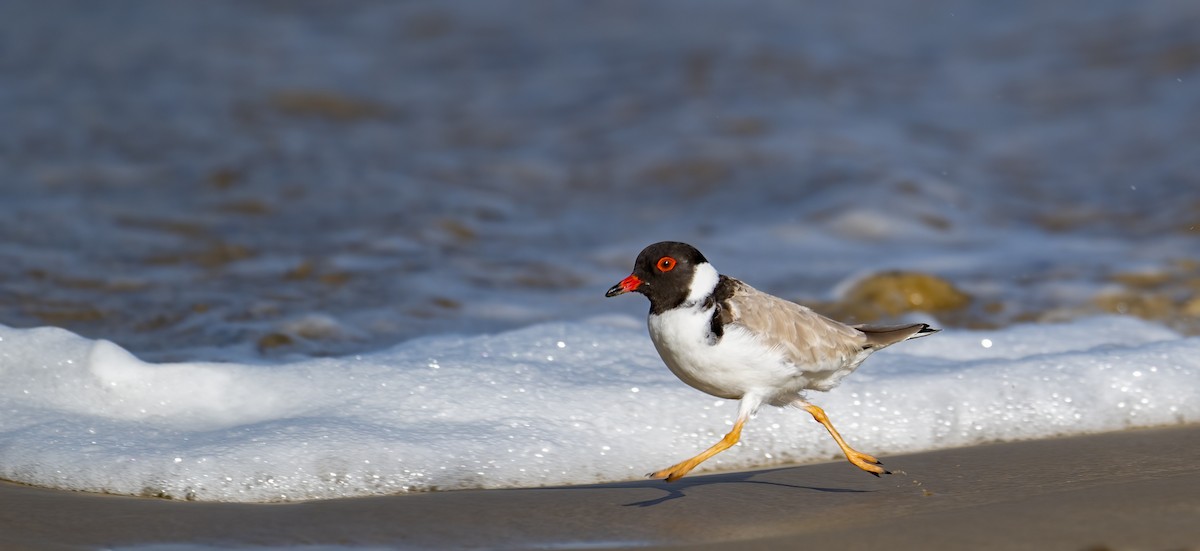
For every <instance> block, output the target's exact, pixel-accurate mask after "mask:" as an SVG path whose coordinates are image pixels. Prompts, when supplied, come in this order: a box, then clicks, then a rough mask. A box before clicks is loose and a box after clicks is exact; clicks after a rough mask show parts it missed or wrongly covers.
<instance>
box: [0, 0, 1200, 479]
mask: <svg viewBox="0 0 1200 551" xmlns="http://www.w3.org/2000/svg"><path fill="white" fill-rule="evenodd" d="M1198 26H1200V5H1197V4H1195V3H1189V2H1173V1H1157V2H1156V1H1151V2H1139V3H1125V2H1057V3H1052V4H1047V3H1043V2H1033V1H1029V2H1015V3H1005V4H1004V5H999V4H994V3H988V2H968V3H963V2H939V1H933V2H920V3H895V2H863V3H854V4H853V5H849V4H847V5H838V6H811V5H807V6H806V5H800V4H791V3H782V2H752V3H749V4H746V3H722V2H683V1H680V2H656V3H653V4H644V3H608V2H521V3H505V2H494V3H492V2H489V3H471V2H462V3H459V2H449V3H445V2H437V3H433V2H429V3H424V2H408V3H403V4H399V3H389V2H358V3H354V4H349V5H327V4H324V3H319V2H297V3H287V4H280V3H275V2H204V3H194V4H176V3H170V4H165V3H155V2H136V1H114V2H105V3H90V2H78V3H74V2H40V3H32V2H29V3H23V2H8V3H4V4H2V5H0V37H2V38H0V111H2V112H3V113H4V117H3V118H4V124H0V324H2V325H3V326H4V329H2V330H0V335H2V336H3V341H0V413H2V415H0V478H6V479H10V480H17V481H22V482H29V483H33V484H41V485H48V486H54V487H64V488H74V489H89V490H98V491H111V492H118V493H131V494H135V495H166V496H171V497H173V498H180V499H184V498H193V499H210V500H236V501H271V500H294V499H314V498H326V497H336V496H346V495H367V494H380V493H393V492H404V491H420V490H432V489H452V488H468V487H506V486H514V485H518V486H519V485H539V484H564V483H582V482H594V481H599V480H621V479H628V478H635V477H637V476H640V475H641V474H642V473H644V472H648V471H650V470H653V469H657V468H661V467H663V466H666V465H669V464H671V463H673V462H675V461H677V460H679V459H682V458H684V457H687V456H689V455H691V454H692V453H694V452H695V451H697V450H699V449H703V448H704V447H706V446H707V445H709V444H711V442H712V441H713V440H715V438H718V437H719V436H720V435H721V434H722V433H723V432H724V430H725V429H726V427H727V425H728V423H729V421H730V420H731V418H732V416H733V405H732V403H726V402H720V401H717V400H716V399H712V398H709V397H707V396H704V395H702V394H699V393H697V392H695V391H693V390H691V389H689V388H687V387H685V386H684V385H682V384H681V383H679V382H678V381H674V380H673V379H672V378H671V376H670V373H669V372H667V371H666V369H665V368H664V367H663V366H662V365H661V362H660V361H659V360H658V358H657V357H656V356H655V355H654V352H653V349H652V347H650V346H649V340H648V338H647V337H646V334H645V327H644V320H643V319H642V316H643V315H644V312H645V309H646V305H645V303H644V301H643V300H641V299H640V297H620V298H619V299H604V298H603V296H602V295H603V292H604V290H605V289H607V288H608V287H609V286H610V285H612V284H613V283H615V282H616V281H618V280H619V279H621V278H622V277H624V276H625V275H626V274H627V273H628V270H629V268H630V265H631V263H632V260H633V258H634V256H635V255H636V254H637V252H638V251H639V250H640V249H641V248H642V247H643V246H644V245H646V244H648V243H651V242H654V241H659V240H664V239H675V240H683V241H688V242H691V243H693V244H695V245H696V246H698V247H699V248H700V249H701V250H702V251H704V252H705V254H706V255H707V256H708V257H709V259H710V260H712V261H713V263H714V265H716V266H717V267H718V269H720V270H721V271H722V272H724V273H726V274H729V275H732V276H735V277H739V278H741V279H744V280H746V281H748V282H749V283H751V284H753V285H755V286H756V287H759V288H760V289H763V290H766V291H769V292H772V293H775V294H778V295H780V296H784V297H787V298H790V299H796V300H801V301H803V302H806V303H810V304H814V305H817V306H820V307H823V308H829V311H831V312H835V313H836V312H843V311H846V310H845V306H846V302H847V300H848V299H849V298H851V297H854V296H857V295H855V294H854V292H853V290H854V288H855V285H856V284H857V283H858V282H862V281H864V280H868V279H870V278H871V277H872V276H873V275H877V274H880V273H887V272H889V271H893V270H904V271H910V272H917V273H922V274H930V275H935V276H937V277H939V278H941V279H943V280H945V281H947V282H950V283H951V284H953V285H954V286H955V288H957V289H958V290H959V291H960V292H961V293H963V294H964V295H965V296H968V297H969V298H970V300H969V304H968V305H967V306H964V307H960V308H957V309H951V310H937V309H931V308H929V307H928V305H926V307H922V306H921V305H920V304H910V305H909V306H910V308H907V309H905V310H904V311H902V312H893V313H891V314H890V315H889V316H887V319H899V320H921V321H929V322H933V323H935V324H938V325H939V326H942V327H943V328H945V329H946V330H945V331H944V332H943V333H940V334H938V335H936V336H934V337H931V338H927V339H922V340H920V341H914V342H911V343H905V344H904V345H903V346H898V347H896V348H895V349H893V350H889V351H886V352H884V353H881V354H879V355H877V356H876V357H875V358H873V359H872V360H870V361H868V362H867V364H865V366H864V367H863V368H862V369H861V370H860V371H859V372H858V373H856V374H854V375H853V376H851V377H850V378H849V379H847V381H846V383H845V384H844V385H843V386H842V387H840V388H838V389H835V390H834V391H833V392H831V393H829V394H828V395H814V396H813V400H814V401H816V402H817V403H819V404H821V405H822V406H823V407H826V408H827V410H828V411H829V412H830V415H831V416H832V418H833V420H834V422H835V423H837V424H838V426H839V428H840V429H841V430H842V431H843V433H845V434H846V435H847V437H848V438H849V439H850V440H851V442H852V443H853V444H854V445H856V446H858V447H860V448H862V449H864V451H870V452H873V453H881V454H888V453H896V452H900V451H913V450H919V449H930V448H936V447H944V446H956V445H964V444H970V443H975V442H982V441H988V440H994V439H1008V438H1037V437H1045V436H1050V435H1056V434H1066V433H1072V432H1090V431H1099V430H1116V429H1120V428H1124V427H1129V426H1144V425H1153V424H1162V423H1178V422H1195V421H1196V410H1195V409H1194V407H1195V406H1189V405H1188V404H1186V403H1185V402H1184V401H1183V399H1182V397H1183V396H1187V395H1191V396H1194V395H1196V392H1197V390H1200V389H1198V388H1197V385H1198V384H1200V383H1197V382H1196V380H1197V379H1196V377H1195V375H1196V364H1195V363H1194V360H1192V359H1190V358H1194V357H1196V354H1195V352H1196V350H1195V349H1196V346H1197V343H1196V340H1195V337H1192V336H1191V335H1196V334H1200V296H1198V293H1200V243H1198V241H1197V239H1198V237H1200V156H1198V155H1196V154H1195V153H1196V152H1195V147H1194V144H1197V143H1200V125H1196V124H1194V122H1193V121H1195V120H1200V35H1197V33H1195V32H1194V29H1195V28H1197V27H1198ZM1113 314H1116V316H1114V315H1113ZM858 321H861V320H858ZM983 343H991V346H984V344H983ZM1135 373H1136V374H1135ZM635 389H636V390H635ZM1189 407H1190V408H1192V409H1189ZM817 429H819V427H816V425H814V424H813V423H812V422H811V421H807V420H806V418H805V417H804V416H803V415H799V414H798V413H797V412H794V411H789V412H785V411H774V410H772V411H764V412H762V413H761V414H760V415H759V418H758V419H756V420H755V421H754V422H753V423H752V424H751V425H750V427H749V428H748V429H747V432H746V442H745V443H744V444H743V445H741V446H739V447H738V448H735V449H734V450H731V451H729V452H726V453H725V454H722V455H721V456H718V458H717V459H716V460H713V461H712V462H711V464H709V465H707V467H709V468H714V469H715V468H744V467H753V466H763V465H773V464H779V463H783V462H791V461H812V460H818V459H826V458H830V457H832V455H833V454H832V452H831V450H832V449H833V448H832V447H831V446H832V444H831V443H830V442H828V441H827V440H828V438H827V437H826V436H824V435H823V434H822V433H821V432H820V431H819V430H817Z"/></svg>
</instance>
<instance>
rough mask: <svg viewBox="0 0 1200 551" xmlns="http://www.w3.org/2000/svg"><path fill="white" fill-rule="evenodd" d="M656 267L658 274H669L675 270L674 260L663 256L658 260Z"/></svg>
mask: <svg viewBox="0 0 1200 551" xmlns="http://www.w3.org/2000/svg"><path fill="white" fill-rule="evenodd" d="M656 266H657V267H658V271H660V272H669V271H671V270H674V269H675V259H674V258H671V257H669V256H664V257H662V258H660V259H658V264H657V265H656Z"/></svg>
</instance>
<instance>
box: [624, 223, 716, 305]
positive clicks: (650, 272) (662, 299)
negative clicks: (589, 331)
mask: <svg viewBox="0 0 1200 551" xmlns="http://www.w3.org/2000/svg"><path fill="white" fill-rule="evenodd" d="M707 263H708V259H706V258H704V255H703V254H700V251H698V250H696V248H695V247H693V246H691V245H688V244H687V243H680V242H678V241H660V242H658V243H655V244H653V245H650V246H648V247H646V248H645V249H642V252H641V253H640V254H638V257H637V260H636V261H634V263H633V273H631V274H629V277H627V278H625V279H622V280H621V282H620V283H618V284H616V285H613V286H612V287H611V288H610V289H609V290H608V292H607V293H605V294H604V296H606V297H615V296H617V295H623V294H625V293H628V292H631V291H634V292H638V293H641V294H643V295H646V298H648V299H650V311H652V312H658V313H661V312H663V311H665V310H669V309H671V308H674V307H676V306H679V305H680V304H683V302H684V301H685V300H687V297H688V295H689V294H690V293H691V285H692V279H693V277H694V276H695V273H696V267H697V266H699V265H700V264H707Z"/></svg>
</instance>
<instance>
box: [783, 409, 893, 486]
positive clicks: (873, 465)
mask: <svg viewBox="0 0 1200 551" xmlns="http://www.w3.org/2000/svg"><path fill="white" fill-rule="evenodd" d="M801 403H802V404H803V405H801V406H800V407H801V408H802V409H804V411H807V412H809V413H810V414H812V416H813V419H815V420H816V421H817V422H818V423H820V424H821V425H823V426H824V427H825V429H826V430H828V431H829V435H830V436H832V437H833V439H834V441H836V442H837V445H838V446H839V447H840V448H842V453H844V454H846V459H849V460H850V462H851V463H853V464H854V466H855V467H858V468H860V469H862V470H864V471H867V472H869V473H871V474H873V475H875V476H879V475H881V474H892V473H891V472H890V471H888V470H887V469H884V468H883V467H880V465H881V464H882V463H880V462H879V460H878V459H875V458H874V457H871V456H870V455H867V454H865V453H863V452H860V451H858V450H855V449H854V448H851V447H850V445H849V444H847V443H846V441H845V440H843V439H842V435H840V434H838V431H837V429H835V428H833V423H830V422H829V417H828V416H827V415H825V410H823V409H821V408H819V407H817V406H814V405H812V404H808V403H803V402H801ZM797 405H799V404H797Z"/></svg>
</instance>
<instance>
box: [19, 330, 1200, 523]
mask: <svg viewBox="0 0 1200 551" xmlns="http://www.w3.org/2000/svg"><path fill="white" fill-rule="evenodd" d="M984 338H986V339H990V340H991V341H992V342H993V346H991V347H990V348H985V347H981V346H980V342H981V340H982V339H984ZM1198 351H1200V339H1196V338H1181V337H1179V336H1178V335H1176V334H1174V333H1172V332H1171V331H1169V330H1166V329H1163V328H1161V327H1158V326H1155V325H1150V324H1147V323H1144V322H1139V321H1135V320H1132V319H1126V318H1097V319H1090V320H1084V321H1079V322H1074V323H1070V324H1064V325H1055V326H1018V327H1013V328H1009V329H1002V330H990V331H987V332H973V331H945V332H943V333H940V334H938V335H936V336H934V337H930V338H925V339H921V340H917V341H912V342H909V343H904V344H903V345H901V346H897V347H895V348H892V349H889V350H886V351H883V352H881V353H879V354H877V355H876V356H875V357H873V358H872V359H871V360H869V361H868V362H867V363H866V364H864V366H863V367H862V368H860V370H859V371H858V372H857V373H855V374H854V375H852V376H850V377H849V378H848V379H847V380H846V381H845V382H844V383H843V384H842V386H841V387H839V388H837V389H834V390H833V391H832V392H830V393H827V394H826V393H813V394H812V395H811V396H810V398H811V399H812V400H813V401H815V402H816V403H819V404H821V405H822V406H823V407H825V409H826V410H827V411H828V412H829V414H830V416H831V418H832V419H833V421H834V423H835V424H836V425H837V426H838V428H839V429H840V430H841V431H842V433H843V434H844V435H845V436H846V437H847V439H849V440H850V441H851V442H852V444H853V445H855V446H856V447H858V448H860V449H863V450H868V451H870V452H871V453H876V454H890V453H898V452H906V451H916V450H925V449H934V448H940V447H949V446H961V445H967V444H972V443H978V442H984V441H989V440H995V439H1017V438H1038V437H1046V436H1051V435H1058V434H1070V433H1079V432H1094V431H1104V430H1115V429H1121V428H1125V427H1132V426H1145V425H1158V424H1169V423H1181V422H1195V421H1197V420H1200V404H1197V403H1196V402H1195V400H1193V399H1191V398H1192V397H1194V396H1195V395H1196V393H1197V391H1198V390H1200V382H1197V381H1200V377H1198V375H1200V359H1197V358H1200V354H1197V352H1198ZM731 405H732V403H731V402H728V401H724V400H718V399H714V398H712V397H710V396H706V395H704V394H701V393H699V392H696V391H694V390H692V389H690V388H688V387H686V386H685V385H683V384H682V383H680V382H679V381H677V380H675V378H674V377H673V376H672V375H671V374H670V373H669V372H668V371H667V370H666V368H665V367H663V366H662V363H661V360H659V358H658V357H657V355H656V354H655V352H654V349H653V346H652V345H651V343H650V342H649V339H648V337H647V336H646V332H645V329H644V328H643V327H642V326H641V323H639V322H637V321H636V320H632V319H630V318H624V317H615V318H614V317H610V318H603V319H601V318H597V319H593V320H590V321H586V322H581V323H553V324H543V325H537V326H532V327H529V328H526V329H522V330H518V331H512V332H507V333H500V334H495V335H485V336H478V337H450V336H439V337H432V338H425V339H419V340H416V341H410V342H408V343H405V344H402V345H399V346H396V347H394V348H391V349H389V350H384V351H380V352H377V353H374V354H364V355H358V356H350V357H345V358H323V359H307V360H303V361H297V362H294V363H285V364H274V365H252V364H235V363H162V364H156V363H147V362H143V361H141V360H139V359H138V358H136V357H134V356H133V355H131V354H129V353H128V352H127V351H125V350H124V349H122V348H120V347H119V346H117V345H115V344H113V343H111V342H108V341H104V340H98V341H94V340H89V339H85V338H82V337H79V336H76V335H74V334H71V333H69V332H67V331H64V330H61V329H54V328H40V329H25V330H23V329H10V328H5V327H2V326H0V411H2V412H4V415H3V416H0V477H3V478H6V479H10V480H16V481H19V482H25V483H29V484H36V485H43V486H50V487H56V488H66V489H75V490H90V491H104V492H111V493H121V494H132V495H152V496H163V497H171V498H179V499H196V500H219V501H287V500H303V499H319V498H334V497H346V496H362V495H378V494H392V493H401V492H410V491H427V490H447V489H461V488H501V487H523V486H539V485H548V484H578V483H593V482H600V481H611V480H625V479H634V478H639V477H640V476H641V475H642V474H643V473H645V472H647V471H649V470H652V469H656V468H661V467H664V466H666V465H669V464H671V463H674V462H675V461H678V460H680V459H683V458H685V457H689V456H690V455H692V454H694V453H695V452H697V451H699V450H701V449H703V448H704V447H707V446H708V445H710V444H712V443H713V442H714V441H715V440H716V439H718V438H720V436H721V435H722V434H723V433H724V432H725V431H726V430H728V427H729V425H730V423H731V420H732V419H731V418H732V416H733V414H734V411H735V408H732V407H730V406H731ZM818 429H819V427H816V426H815V425H814V424H813V423H812V422H811V421H810V420H809V419H808V418H807V417H806V416H805V415H803V414H802V413H800V412H797V411H795V410H777V409H773V408H766V409H764V410H763V411H762V412H761V413H760V414H759V415H758V418H757V419H755V420H754V421H752V422H751V423H749V425H748V426H747V429H746V431H745V432H744V434H743V444H742V445H740V446H738V447H737V448H734V449H733V450H730V451H728V452H725V453H724V454H721V455H719V456H717V457H716V458H714V459H713V460H711V461H709V462H708V463H706V464H705V465H704V466H703V467H702V468H701V470H717V469H733V468H747V467H754V466H763V465H768V464H776V463H782V462H792V461H814V460H822V459H827V458H833V457H835V456H836V454H837V449H836V447H835V446H834V445H833V443H832V442H831V441H830V440H829V439H828V437H827V436H826V435H825V434H824V433H823V432H822V431H820V430H818Z"/></svg>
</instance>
